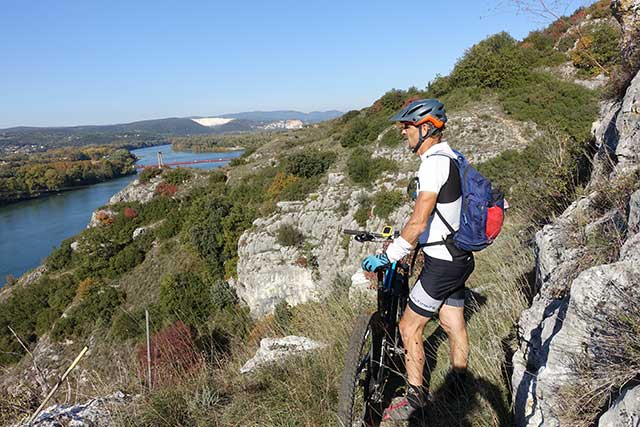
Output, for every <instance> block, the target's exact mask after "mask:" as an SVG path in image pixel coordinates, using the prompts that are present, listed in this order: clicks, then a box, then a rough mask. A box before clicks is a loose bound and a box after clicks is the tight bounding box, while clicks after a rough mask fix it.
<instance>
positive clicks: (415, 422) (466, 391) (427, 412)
mask: <svg viewBox="0 0 640 427" xmlns="http://www.w3.org/2000/svg"><path fill="white" fill-rule="evenodd" d="M467 301H468V303H467V304H466V306H465V321H467V322H468V321H469V319H471V317H473V315H474V314H475V313H477V312H478V311H479V309H480V308H481V307H482V306H483V305H484V304H485V302H486V301H487V298H486V297H484V296H482V295H481V294H479V293H477V292H474V291H473V290H469V291H468V294H467ZM447 338H448V337H447V334H446V332H445V331H444V329H442V327H441V326H438V327H437V329H436V330H435V331H434V332H433V333H432V334H431V335H430V336H429V337H428V338H427V339H426V340H425V342H424V353H425V369H424V384H425V385H430V384H431V379H432V378H431V377H432V373H433V372H434V371H435V368H436V365H437V362H438V360H437V355H438V349H439V347H440V345H442V343H444V342H445V341H446V340H447ZM487 405H489V406H490V407H491V409H493V412H494V414H495V417H496V418H497V419H496V421H497V423H498V425H499V426H503V427H507V426H511V425H512V424H511V417H510V410H509V408H508V405H507V404H506V402H505V398H504V396H503V392H502V391H501V390H500V388H499V387H498V386H496V385H495V384H493V383H491V382H490V381H488V380H486V379H484V378H482V377H479V376H476V375H474V374H473V373H472V372H471V371H467V372H466V374H465V375H464V376H462V377H461V376H460V375H457V374H455V373H454V372H452V371H449V372H448V373H447V375H446V376H445V378H444V381H443V382H442V384H441V385H440V386H439V387H438V388H437V389H436V390H435V391H433V392H432V394H431V401H430V403H429V405H427V407H426V408H425V409H424V410H423V411H420V412H419V413H418V414H415V416H414V417H413V419H411V420H410V421H409V423H408V425H409V426H410V427H422V426H429V427H439V426H443V427H444V426H465V427H466V426H471V425H472V424H473V423H472V421H473V420H472V418H473V417H477V414H478V411H479V410H481V409H482V407H483V406H487Z"/></svg>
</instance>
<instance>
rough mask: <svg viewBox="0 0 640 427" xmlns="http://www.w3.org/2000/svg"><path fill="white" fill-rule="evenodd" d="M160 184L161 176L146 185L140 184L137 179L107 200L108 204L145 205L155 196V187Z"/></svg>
mask: <svg viewBox="0 0 640 427" xmlns="http://www.w3.org/2000/svg"><path fill="white" fill-rule="evenodd" d="M160 182H162V176H156V177H154V178H152V179H151V180H150V181H149V182H147V183H144V184H143V183H141V182H140V180H139V179H136V180H134V181H133V182H132V183H130V184H129V185H127V186H126V187H124V188H123V189H122V190H120V191H119V192H117V193H116V194H114V195H113V196H112V197H111V198H110V199H109V204H110V205H113V204H116V203H120V202H140V203H147V202H149V201H150V200H151V199H152V198H153V196H154V195H155V191H156V187H157V186H158V184H160Z"/></svg>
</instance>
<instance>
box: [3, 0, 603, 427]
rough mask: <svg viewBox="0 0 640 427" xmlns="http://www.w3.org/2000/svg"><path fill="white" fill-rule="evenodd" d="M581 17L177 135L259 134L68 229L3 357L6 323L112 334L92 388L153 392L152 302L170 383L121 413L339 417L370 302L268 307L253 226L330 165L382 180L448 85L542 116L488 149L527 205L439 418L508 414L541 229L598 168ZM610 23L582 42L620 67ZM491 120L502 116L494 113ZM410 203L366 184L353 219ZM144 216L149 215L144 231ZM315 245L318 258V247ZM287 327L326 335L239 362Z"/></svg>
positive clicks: (224, 419)
mask: <svg viewBox="0 0 640 427" xmlns="http://www.w3.org/2000/svg"><path fill="white" fill-rule="evenodd" d="M602 4H604V3H603V2H600V3H597V4H596V5H594V6H593V7H591V8H590V9H589V10H586V11H578V12H577V13H576V14H575V15H573V16H572V17H570V18H568V19H569V21H570V23H571V24H572V25H575V24H576V23H579V22H581V20H582V19H584V18H585V16H586V15H588V14H594V13H600V14H603V16H605V15H606V16H608V15H607V12H606V10H605V9H603V8H602ZM570 28H571V27H570V26H569V27H565V26H563V24H562V25H561V24H558V23H554V24H552V25H551V26H550V27H549V28H547V29H545V30H543V31H538V32H534V33H531V34H530V35H529V36H528V37H527V38H525V39H524V40H523V41H517V40H515V39H513V38H512V37H511V36H509V35H508V34H506V33H499V34H496V35H493V36H490V37H488V38H487V39H485V40H483V41H481V42H480V43H478V44H477V45H475V46H473V47H472V48H470V49H469V50H467V51H466V52H465V54H464V56H463V57H462V58H460V60H459V61H458V62H457V63H456V66H455V67H454V69H453V71H452V72H451V74H450V75H449V76H440V77H437V78H436V79H434V80H433V81H431V82H430V83H429V84H428V86H427V87H426V88H423V89H418V88H409V89H407V90H398V89H393V90H391V91H389V92H387V93H385V94H384V95H383V96H382V97H380V99H378V100H377V101H376V102H375V103H374V104H373V105H371V106H370V107H368V108H365V109H363V110H360V111H350V112H348V113H347V114H345V115H344V116H342V117H340V118H338V119H335V120H333V121H331V122H325V123H322V124H319V125H317V126H315V127H307V128H305V129H302V130H300V131H290V132H284V133H282V134H273V135H267V136H263V135H259V136H247V137H233V138H234V139H229V138H226V139H218V138H217V137H216V138H212V139H210V138H209V137H204V138H202V139H201V140H198V141H201V142H198V141H195V140H193V139H191V140H189V141H184V140H177V141H176V143H186V142H188V143H189V144H192V143H195V145H198V144H200V143H201V144H202V145H204V146H205V148H203V149H209V148H210V146H215V147H218V146H226V145H227V144H229V143H230V144H234V145H235V144H236V143H237V144H238V145H243V146H244V143H245V142H246V143H247V144H251V146H252V147H253V148H252V149H250V150H247V151H246V152H245V154H244V155H243V156H242V157H241V158H239V159H237V160H234V162H232V164H231V165H230V166H229V167H228V168H227V169H225V170H222V171H220V170H217V171H211V172H202V171H191V172H183V171H179V170H167V171H164V172H162V174H161V175H159V176H155V177H154V176H147V177H145V178H144V180H146V181H154V180H155V181H156V182H157V181H160V184H159V185H158V186H157V187H156V190H155V191H156V195H155V196H154V197H153V199H152V200H151V201H150V202H148V203H139V202H127V203H120V204H117V205H115V206H109V207H108V209H110V210H111V211H113V212H114V215H113V216H105V217H103V218H102V219H101V221H102V223H101V224H100V225H98V226H96V227H92V228H89V229H87V230H85V231H83V232H82V233H80V234H79V235H77V236H74V237H73V238H71V239H69V240H67V241H64V242H62V243H61V244H60V247H59V248H57V249H56V250H55V251H54V252H53V253H52V254H51V255H50V256H49V258H48V259H47V260H46V266H47V272H46V273H45V274H44V275H43V276H42V277H41V278H40V279H38V280H36V281H35V282H34V283H31V284H29V285H26V286H20V285H18V286H16V287H15V288H14V289H10V294H9V296H8V297H7V298H6V299H5V300H4V301H3V302H2V303H0V348H2V349H3V352H2V353H0V364H2V365H3V366H5V367H6V368H7V372H13V371H12V369H13V370H18V369H20V368H24V367H26V365H27V364H28V362H27V361H26V360H25V358H24V357H23V356H24V354H25V351H24V349H23V348H22V347H21V346H20V344H19V343H18V342H17V341H16V340H15V338H14V337H13V335H12V334H11V333H10V332H9V330H8V326H11V328H13V330H15V331H16V333H17V335H18V336H20V337H22V339H23V340H24V341H25V342H26V343H27V345H28V346H30V347H32V348H33V347H37V346H38V345H40V344H39V343H42V342H45V343H47V345H48V346H50V348H52V349H54V350H55V351H56V352H59V353H61V354H64V357H65V358H70V357H71V355H73V354H74V352H76V351H78V350H79V349H80V348H81V347H82V346H83V345H84V344H85V343H87V342H92V343H93V345H94V347H95V348H96V350H95V351H94V352H93V354H92V356H91V358H90V359H88V360H87V362H86V363H87V364H88V368H87V375H88V380H87V381H85V382H84V383H82V384H80V383H78V387H79V388H81V389H82V392H81V393H86V394H95V393H97V392H104V393H106V392H108V391H109V390H113V389H114V388H116V387H119V388H122V389H125V390H126V391H128V392H130V393H143V392H144V389H145V387H146V386H147V385H146V384H145V379H144V374H142V372H143V367H144V363H146V362H144V357H145V355H144V353H143V350H142V349H143V348H144V338H143V331H144V328H143V325H144V310H145V309H148V310H149V312H150V313H151V318H152V332H153V333H154V339H155V340H158V342H162V343H164V344H163V351H162V352H161V353H159V354H157V355H156V356H154V357H156V363H157V364H156V365H155V366H156V371H155V372H154V388H153V390H152V391H151V392H150V393H148V394H146V395H145V397H144V398H143V399H142V400H140V401H139V402H138V403H137V404H136V405H132V406H130V407H128V408H127V410H125V411H123V413H121V414H120V415H119V417H118V421H117V423H118V424H119V425H123V426H124V425H130V426H134V425H135V426H158V425H163V426H179V425H202V426H204V425H216V426H231V425H243V426H244V425H246V426H249V425H256V426H264V425H279V426H285V425H286V426H290V425H305V426H320V425H327V426H328V425H333V424H334V423H335V408H336V401H337V387H338V383H339V381H338V378H339V374H340V371H341V369H342V359H343V355H344V351H345V345H346V341H347V337H348V334H349V332H350V326H351V324H352V321H353V319H354V318H355V316H356V315H357V314H358V312H360V310H361V309H363V308H364V307H361V306H358V307H354V306H353V305H352V304H351V303H350V302H349V301H348V299H347V297H346V292H345V290H344V284H341V283H336V284H335V289H334V290H335V292H333V293H332V294H331V295H330V296H328V297H327V298H326V299H324V300H322V301H320V302H314V303H306V304H302V305H299V306H295V307H288V306H280V307H279V310H277V311H276V313H275V314H274V315H269V316H267V317H265V318H262V319H258V320H256V319H252V318H251V317H250V316H249V315H248V309H247V307H246V306H244V305H243V303H242V301H240V300H239V299H238V297H237V296H236V294H235V291H234V288H233V286H232V284H230V283H233V281H232V280H231V279H233V278H234V277H235V276H236V275H237V263H238V244H239V243H238V242H239V238H240V236H241V235H242V233H243V232H245V231H246V230H248V229H250V228H251V227H252V223H253V221H254V220H255V219H257V218H259V217H262V216H268V215H271V214H273V213H274V212H276V210H277V206H276V204H277V203H278V202H280V201H292V200H304V199H307V198H312V197H313V193H314V192H315V191H317V189H318V188H319V187H320V186H321V185H324V184H326V182H327V173H328V172H341V173H344V174H345V175H346V177H347V180H348V181H349V185H351V186H352V187H353V188H354V189H357V188H367V189H371V188H373V186H374V184H375V183H376V181H377V180H378V179H380V178H381V177H382V176H383V175H384V174H393V173H395V172H397V171H398V170H399V164H398V162H397V161H395V160H392V159H389V158H381V157H375V158H374V157H372V155H373V152H374V150H375V149H376V148H378V147H389V148H394V147H398V148H400V147H399V144H400V143H401V137H400V134H399V132H398V130H397V129H396V128H395V127H391V128H390V124H389V122H388V121H387V120H388V117H389V116H391V115H392V113H394V112H395V111H397V110H398V109H399V108H400V107H401V106H402V105H403V104H404V103H405V102H406V101H407V100H408V99H410V98H414V97H438V98H440V99H441V100H442V101H443V102H444V103H445V104H446V106H447V109H448V111H452V112H455V111H464V109H465V106H469V105H472V104H473V105H477V104H478V103H480V104H482V103H492V104H498V105H499V106H500V108H501V109H502V110H503V111H504V112H505V113H506V114H507V115H508V116H509V117H511V118H513V119H515V120H519V121H530V122H533V123H535V124H536V125H538V126H539V128H540V129H542V130H543V132H542V136H541V137H539V138H536V139H535V140H532V141H531V143H530V144H529V146H528V147H526V148H524V149H522V150H515V149H513V150H506V151H504V152H503V153H502V154H500V155H499V156H497V157H495V158H493V159H491V160H488V161H486V162H484V163H481V164H478V165H476V166H477V167H478V168H479V169H480V171H481V172H482V173H484V174H486V175H487V176H488V177H489V178H491V179H492V180H493V181H494V182H495V183H496V184H498V185H499V186H501V187H502V188H503V189H504V191H505V192H506V194H507V198H508V199H509V202H510V203H511V205H512V206H513V207H514V208H513V214H512V215H511V216H510V219H509V222H508V224H507V226H506V230H505V231H504V234H503V236H501V239H500V241H499V243H498V244H496V245H495V247H492V248H491V249H490V250H487V251H486V252H484V253H482V254H481V255H480V256H479V257H478V263H477V264H478V269H477V271H476V272H475V273H474V275H473V276H472V278H471V283H470V286H471V287H473V288H475V287H489V288H490V289H491V290H490V291H482V292H480V291H479V292H478V293H477V294H474V295H475V302H474V303H473V304H472V306H471V307H470V319H469V329H470V331H471V332H470V333H471V336H472V348H473V350H472V358H471V360H472V365H471V370H472V372H473V374H474V376H475V377H476V379H477V383H478V384H479V386H478V387H479V393H478V394H473V395H469V396H466V400H464V399H462V400H460V402H462V403H461V404H460V405H455V404H449V405H447V404H442V405H438V406H437V407H438V409H437V411H438V413H437V414H432V415H434V416H433V422H434V423H435V424H430V425H443V426H444V425H451V420H452V419H456V420H465V422H467V423H468V425H478V426H480V425H486V426H491V425H510V424H509V423H510V420H511V415H510V394H509V387H508V385H507V383H506V381H508V380H506V379H507V378H508V377H509V372H508V371H509V366H508V364H507V363H506V362H505V361H506V360H508V355H509V351H511V349H512V348H513V331H514V324H515V322H516V321H517V317H518V315H519V313H520V312H521V311H522V309H524V307H525V306H526V304H527V298H528V297H530V295H528V294H527V287H528V282H527V280H528V277H529V276H528V274H529V273H530V272H531V269H532V266H533V260H532V251H531V247H530V246H529V244H530V238H531V236H532V232H533V231H535V229H536V227H537V226H538V225H539V224H542V223H544V222H546V221H548V220H549V218H551V217H552V216H553V215H554V214H556V213H557V212H559V211H560V210H561V209H563V208H564V207H566V205H567V204H568V203H569V202H570V201H571V200H572V199H573V197H574V194H575V191H576V188H577V187H579V186H580V183H581V181H582V180H584V179H585V177H586V176H587V175H588V173H589V167H588V161H587V159H588V155H589V153H590V150H591V147H590V142H591V136H590V132H589V131H590V126H591V123H592V121H593V120H594V119H595V118H596V115H597V112H598V100H599V93H597V92H595V91H592V90H589V89H587V88H585V87H583V86H580V85H578V84H575V83H573V82H570V81H566V80H564V79H562V78H560V77H558V76H556V75H555V74H554V73H553V72H551V71H549V69H550V68H552V67H555V66H557V65H559V64H562V63H565V62H567V61H571V62H572V63H573V64H574V65H575V66H576V67H577V68H579V69H582V70H584V72H585V73H586V74H593V73H594V71H593V70H592V68H591V66H590V65H589V63H588V62H586V63H585V62H584V58H583V56H580V55H579V54H578V53H576V50H575V49H573V48H566V49H565V48H564V46H565V45H568V44H569V42H567V41H565V39H566V37H569V35H567V34H569V33H568V32H569V30H570ZM601 31H605V32H606V34H607V36H606V37H605V36H603V35H602V34H601V33H600V32H601ZM608 31H609V29H600V27H599V26H595V27H594V28H593V29H592V30H589V34H593V36H592V42H591V43H590V44H589V45H588V46H586V47H584V49H588V50H589V53H590V55H598V58H599V61H600V63H601V64H604V66H606V67H609V68H610V69H612V70H613V67H615V65H616V56H615V55H611V54H610V53H611V50H615V49H616V45H615V43H613V42H612V41H611V34H612V33H610V32H608ZM558 45H561V46H562V47H559V46H558ZM486 120H487V121H488V122H489V123H490V122H491V116H489V115H488V116H487V117H486ZM385 131H386V132H385ZM383 132H384V133H383ZM379 136H380V138H379ZM235 138H237V139H235ZM263 138H264V139H263ZM378 138H379V140H378ZM196 149H197V148H196ZM149 173H151V172H149ZM142 185H144V184H142ZM402 203H407V200H406V199H405V198H404V196H403V195H402V193H398V192H397V191H388V192H384V193H378V194H377V195H374V197H373V198H372V199H370V200H369V199H367V200H362V213H361V220H360V221H359V220H358V218H354V220H355V221H358V222H361V223H366V221H367V219H368V218H369V216H370V215H377V216H379V217H386V216H388V215H389V213H390V212H392V211H394V210H395V209H396V208H397V207H398V206H399V205H400V204H402ZM139 227H146V231H145V232H144V233H143V234H142V235H141V236H139V237H137V238H135V239H134V238H133V232H134V230H136V229H138V228H139ZM282 233H283V234H282V242H283V243H286V242H290V243H291V244H295V241H298V240H300V239H298V238H296V236H293V237H292V234H291V233H295V230H284V231H283V232H282ZM73 242H77V247H76V249H73V248H72V246H71V243H73ZM305 262H308V263H309V265H310V268H311V265H312V263H313V259H305ZM489 285H492V286H493V287H491V286H489ZM497 314H499V315H497ZM430 328H431V329H430V330H429V331H427V333H428V334H430V336H431V337H432V338H431V339H430V343H431V345H432V353H433V354H432V355H431V356H430V357H432V358H434V360H435V361H437V366H438V368H437V369H436V370H434V371H433V372H432V389H433V390H434V391H435V396H436V399H437V401H438V402H447V401H451V395H452V394H455V390H448V389H447V388H446V387H445V385H446V384H447V380H446V368H447V362H446V344H444V345H441V344H443V334H442V331H441V330H439V328H438V326H437V324H433V325H431V326H430ZM283 334H296V335H304V336H308V337H311V338H314V339H318V340H321V341H323V342H325V343H327V344H328V347H327V349H326V351H323V352H320V353H318V354H314V355H310V356H307V357H303V358H299V359H297V360H295V361H294V362H292V363H291V364H289V365H287V366H285V367H275V368H273V369H268V370H263V371H260V372H258V373H257V374H255V375H252V376H241V375H240V374H238V368H239V367H240V366H241V365H242V363H244V361H246V360H247V359H248V358H249V357H250V356H251V355H252V352H254V351H255V348H256V345H257V343H258V342H259V340H260V338H263V337H265V336H281V335H283ZM4 349H6V350H4ZM116 365H117V366H118V374H114V369H115V366H116ZM36 396H37V392H35V391H34V390H26V389H22V390H21V391H16V392H15V393H14V395H11V396H8V397H6V398H5V397H0V416H3V415H4V416H6V417H10V416H16V415H18V414H19V413H20V411H22V410H24V411H29V410H30V409H33V404H34V401H37V398H36ZM457 397H459V396H456V398H457ZM9 401H10V402H11V404H9V403H8V402H9ZM456 401H457V400H456Z"/></svg>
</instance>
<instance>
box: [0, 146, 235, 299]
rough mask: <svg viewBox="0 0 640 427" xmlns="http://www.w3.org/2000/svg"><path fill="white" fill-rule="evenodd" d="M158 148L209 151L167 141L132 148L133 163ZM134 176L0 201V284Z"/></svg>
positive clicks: (149, 158) (34, 262) (172, 158)
mask: <svg viewBox="0 0 640 427" xmlns="http://www.w3.org/2000/svg"><path fill="white" fill-rule="evenodd" d="M159 151H160V152H162V153H163V156H164V160H165V162H167V163H169V162H176V161H189V160H197V159H206V158H209V157H211V153H185V152H177V151H173V149H172V148H171V146H170V145H162V146H152V147H147V148H142V149H137V150H133V151H132V153H133V154H134V155H135V156H136V157H137V158H138V160H137V162H136V163H139V164H151V163H154V162H155V160H156V155H157V153H158V152H159ZM241 154H242V152H240V151H236V152H230V153H222V154H219V155H218V157H226V158H228V159H229V160H231V159H233V158H236V157H239V156H240V155H241ZM224 165H226V163H202V164H196V165H193V167H195V168H198V169H211V168H216V167H221V166H224ZM136 177H137V174H135V173H134V174H129V175H126V176H123V177H120V178H116V179H112V180H109V181H105V182H101V183H99V184H94V185H90V186H86V187H83V188H79V189H74V190H70V191H65V192H59V193H54V194H50V195H47V196H46V197H40V198H36V199H30V200H23V201H21V202H20V203H14V204H10V205H5V206H0V286H1V285H3V284H4V283H5V281H6V279H7V276H11V277H13V278H18V277H19V276H21V275H22V274H24V273H25V272H27V271H29V270H31V269H33V268H35V267H37V266H38V265H39V264H40V263H41V262H42V261H43V260H44V259H45V258H46V257H47V256H48V255H49V253H50V252H51V250H52V249H53V248H54V247H55V246H57V245H59V244H60V242H61V241H63V240H64V239H67V238H69V237H71V236H73V235H75V234H77V233H78V232H80V231H81V230H82V229H84V228H85V227H86V225H87V223H88V222H89V220H90V217H91V213H92V212H93V211H94V210H96V209H97V208H99V207H100V206H103V205H104V204H105V203H107V201H108V200H109V199H110V198H111V197H112V196H113V195H114V194H115V193H117V192H118V191H120V190H122V189H123V188H124V187H126V186H127V185H128V184H129V183H130V182H131V181H133V180H134V179H135V178H136Z"/></svg>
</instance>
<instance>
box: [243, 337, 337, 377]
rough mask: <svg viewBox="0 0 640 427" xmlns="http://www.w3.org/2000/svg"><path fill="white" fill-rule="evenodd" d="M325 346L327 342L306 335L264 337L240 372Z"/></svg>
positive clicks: (244, 372)
mask: <svg viewBox="0 0 640 427" xmlns="http://www.w3.org/2000/svg"><path fill="white" fill-rule="evenodd" d="M323 347H325V344H323V343H320V342H317V341H313V340H310V339H309V338H306V337H298V336H295V335H289V336H286V337H284V338H263V339H261V340H260V348H259V349H258V351H257V352H256V355H255V356H254V357H253V358H251V359H249V360H248V361H247V363H245V364H244V365H243V366H242V368H240V373H242V374H246V373H249V372H251V371H254V370H256V369H258V368H260V367H263V366H266V365H269V364H271V363H274V362H279V361H284V360H285V359H287V358H288V357H290V356H293V355H296V354H300V353H306V352H309V351H313V350H317V349H320V348H323Z"/></svg>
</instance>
